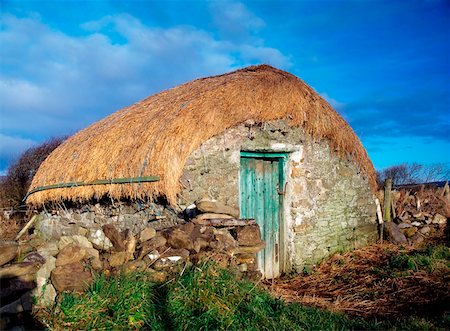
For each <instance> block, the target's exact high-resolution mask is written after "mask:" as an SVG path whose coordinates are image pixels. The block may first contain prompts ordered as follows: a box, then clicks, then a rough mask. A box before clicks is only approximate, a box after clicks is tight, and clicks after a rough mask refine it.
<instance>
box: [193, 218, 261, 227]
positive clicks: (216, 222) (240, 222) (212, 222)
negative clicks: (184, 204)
mask: <svg viewBox="0 0 450 331" xmlns="http://www.w3.org/2000/svg"><path fill="white" fill-rule="evenodd" d="M192 223H195V224H198V225H207V226H217V227H220V226H246V225H255V224H256V220H254V219H237V218H208V219H194V220H192Z"/></svg>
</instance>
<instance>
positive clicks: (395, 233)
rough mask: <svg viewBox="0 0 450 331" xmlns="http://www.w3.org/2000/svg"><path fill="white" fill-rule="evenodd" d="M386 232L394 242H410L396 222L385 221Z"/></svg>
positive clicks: (388, 237) (387, 236)
mask: <svg viewBox="0 0 450 331" xmlns="http://www.w3.org/2000/svg"><path fill="white" fill-rule="evenodd" d="M384 232H385V234H386V238H387V239H388V240H389V241H390V242H392V243H394V244H407V243H408V240H406V237H405V235H404V234H403V232H402V230H401V229H399V227H398V225H397V224H395V223H394V222H386V223H384Z"/></svg>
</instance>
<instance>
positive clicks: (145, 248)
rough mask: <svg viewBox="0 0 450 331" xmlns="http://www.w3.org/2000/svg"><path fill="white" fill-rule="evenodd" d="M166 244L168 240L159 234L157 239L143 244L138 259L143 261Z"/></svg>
mask: <svg viewBox="0 0 450 331" xmlns="http://www.w3.org/2000/svg"><path fill="white" fill-rule="evenodd" d="M166 243H167V240H166V238H164V237H163V236H161V235H159V234H158V235H157V236H156V237H154V238H152V239H150V240H147V241H145V242H143V243H142V244H141V247H140V249H139V251H138V254H137V257H138V259H142V258H143V257H144V256H145V255H147V254H148V253H150V252H152V251H154V250H155V249H157V248H159V247H161V246H164V245H165V244H166Z"/></svg>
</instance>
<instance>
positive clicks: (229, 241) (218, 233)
mask: <svg viewBox="0 0 450 331" xmlns="http://www.w3.org/2000/svg"><path fill="white" fill-rule="evenodd" d="M214 236H215V237H216V240H217V241H218V242H219V243H220V244H221V248H222V250H224V251H225V252H227V253H230V254H234V253H235V252H236V249H237V247H238V243H237V241H236V240H235V239H234V238H233V236H232V235H231V234H230V232H228V230H225V229H220V230H219V229H214Z"/></svg>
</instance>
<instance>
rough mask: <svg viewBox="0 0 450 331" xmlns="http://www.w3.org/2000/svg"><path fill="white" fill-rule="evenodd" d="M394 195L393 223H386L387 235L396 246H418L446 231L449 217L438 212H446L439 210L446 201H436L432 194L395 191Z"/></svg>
mask: <svg viewBox="0 0 450 331" xmlns="http://www.w3.org/2000/svg"><path fill="white" fill-rule="evenodd" d="M392 193H393V197H392V199H393V208H392V212H393V222H387V223H385V225H384V227H385V233H386V235H387V237H388V239H389V240H390V241H391V242H393V243H396V244H411V245H417V244H420V243H422V242H423V241H424V240H425V239H426V238H427V237H429V236H432V235H433V234H435V233H437V232H439V231H440V230H442V229H444V228H445V226H446V225H447V220H448V219H447V217H446V216H444V215H442V214H440V213H438V212H436V210H439V211H441V210H445V208H442V207H443V206H441V208H437V207H436V205H435V204H436V203H437V202H439V204H440V205H443V204H445V203H446V201H445V200H444V199H436V201H434V200H435V199H433V198H434V196H433V195H430V192H426V194H425V193H423V194H420V191H419V192H415V193H414V194H412V193H411V192H409V191H394V192H392Z"/></svg>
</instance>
